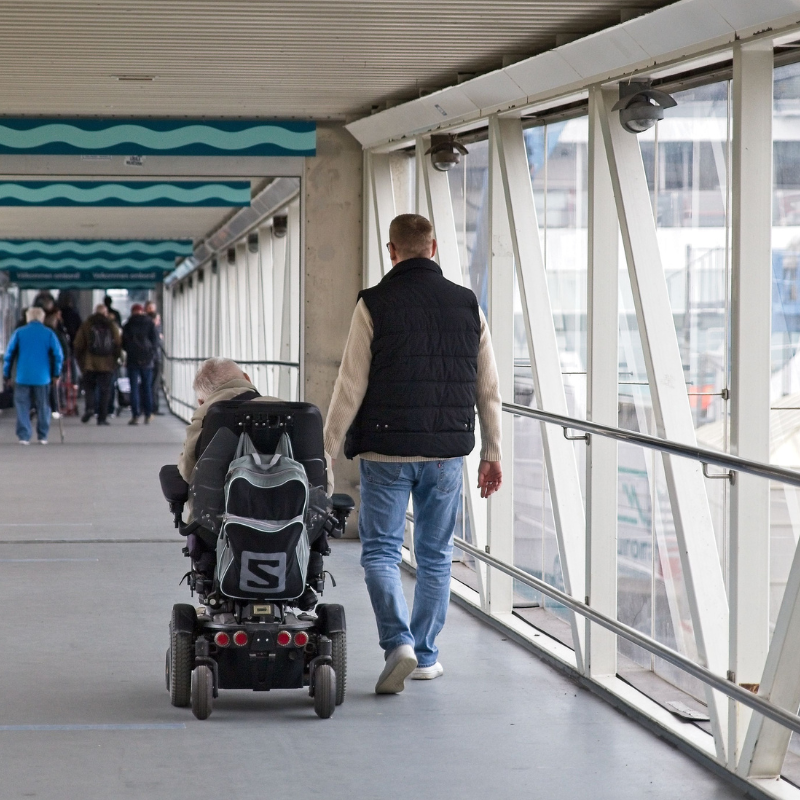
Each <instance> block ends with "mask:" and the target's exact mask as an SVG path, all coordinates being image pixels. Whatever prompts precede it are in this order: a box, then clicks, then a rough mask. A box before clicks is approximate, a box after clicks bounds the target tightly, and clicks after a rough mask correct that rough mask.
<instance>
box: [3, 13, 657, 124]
mask: <svg viewBox="0 0 800 800" xmlns="http://www.w3.org/2000/svg"><path fill="white" fill-rule="evenodd" d="M669 2H670V0H360V1H357V0H294V1H292V0H288V1H287V0H283V2H276V1H275V0H260V1H258V2H253V1H251V2H243V0H230V2H223V1H222V0H130V1H129V2H119V0H105V1H104V2H85V0H51V1H50V2H42V1H40V0H14V1H13V2H11V1H10V0H0V114H2V115H6V116H8V115H41V116H51V115H67V116H69V115H76V116H83V115H98V116H184V115H186V116H193V117H198V116H211V117H215V116H216V117H219V116H245V117H283V118H310V119H326V118H336V119H341V118H348V119H352V118H355V117H359V116H362V115H363V114H365V113H369V111H370V109H371V108H372V107H376V106H380V105H381V104H385V103H386V102H389V103H396V102H400V101H404V100H408V99H411V98H413V97H416V96H418V95H419V91H420V89H427V90H430V89H436V88H441V87H443V86H447V85H450V84H453V83H455V82H456V74H457V73H471V72H482V71H486V70H489V69H495V68H497V67H499V66H501V64H502V62H503V59H504V58H506V59H512V60H513V59H515V58H520V57H523V56H529V55H532V54H533V53H536V52H539V51H541V50H543V49H548V48H550V47H553V46H554V45H555V44H556V37H557V36H560V37H564V36H571V35H572V36H574V35H580V34H587V33H590V32H593V31H596V30H599V29H601V28H604V27H608V26H611V25H615V24H618V23H619V22H620V20H621V17H622V16H623V15H624V16H625V17H627V16H628V15H630V14H631V13H635V9H639V10H649V9H653V8H657V7H660V6H663V5H668V4H669ZM150 78H152V80H150Z"/></svg>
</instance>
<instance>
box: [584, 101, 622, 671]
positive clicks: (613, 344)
mask: <svg viewBox="0 0 800 800" xmlns="http://www.w3.org/2000/svg"><path fill="white" fill-rule="evenodd" d="M606 91H608V90H606ZM602 92H603V90H602V89H601V88H600V87H599V86H596V87H593V88H592V90H591V91H590V93H589V264H588V276H587V284H588V285H587V300H586V311H587V323H586V325H587V346H586V353H587V367H586V372H587V384H586V416H587V418H588V419H590V420H592V421H594V422H600V423H603V424H604V425H612V426H614V427H616V426H617V424H618V422H619V419H618V412H617V409H618V402H619V399H618V388H619V387H618V385H617V381H618V375H617V372H618V369H619V317H618V315H619V310H618V307H619V285H618V284H619V252H618V251H619V222H618V220H617V209H616V205H615V203H614V189H613V187H612V185H611V175H610V173H609V169H608V160H607V158H606V152H605V147H604V145H603V135H602V131H601V129H600V115H601V114H602V113H603V111H604V105H603V96H602ZM617 453H618V448H617V443H616V442H615V441H613V440H611V439H606V438H604V437H602V436H593V437H592V438H591V439H590V441H589V448H588V452H587V455H586V596H587V598H588V599H587V602H588V603H589V604H591V606H592V607H593V608H595V609H597V610H598V611H600V612H602V613H603V614H606V615H607V616H609V617H612V618H616V616H617V492H618V489H617V467H618V455H617ZM586 671H587V673H588V674H589V675H591V676H592V677H599V676H614V675H616V674H617V637H616V636H614V634H613V633H611V632H610V631H606V630H604V629H602V628H600V627H598V626H597V625H592V624H591V623H590V622H589V621H588V620H587V621H586Z"/></svg>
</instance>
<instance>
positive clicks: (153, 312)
mask: <svg viewBox="0 0 800 800" xmlns="http://www.w3.org/2000/svg"><path fill="white" fill-rule="evenodd" d="M144 313H145V314H147V316H148V317H150V319H151V320H153V324H154V325H155V326H156V335H157V336H158V347H157V348H156V357H155V359H154V360H153V380H152V382H151V386H152V390H153V413H154V414H155V415H156V416H157V417H163V416H164V412H163V411H160V410H159V408H158V405H159V401H160V396H161V371H162V369H163V368H164V361H163V353H162V352H161V343H162V342H163V341H164V334H163V332H162V330H161V314H159V313H158V307H157V306H156V304H155V303H154V302H153V301H152V300H148V301H147V302H146V303H145V305H144Z"/></svg>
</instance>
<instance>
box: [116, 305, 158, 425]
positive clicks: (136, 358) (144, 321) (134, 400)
mask: <svg viewBox="0 0 800 800" xmlns="http://www.w3.org/2000/svg"><path fill="white" fill-rule="evenodd" d="M122 349H123V350H124V351H125V353H126V363H127V365H128V378H130V381H131V415H132V416H131V419H130V422H129V423H128V424H129V425H138V424H139V416H140V414H141V410H142V408H141V406H144V423H145V425H147V423H148V422H150V416H151V414H152V413H153V394H152V386H153V364H154V362H155V358H156V353H157V351H158V333H157V332H156V326H155V324H154V323H153V320H152V319H150V317H149V316H148V315H147V314H145V313H144V306H142V305H141V303H134V304H133V306H131V316H130V319H129V320H128V321H127V322H126V323H125V325H124V326H123V327H122Z"/></svg>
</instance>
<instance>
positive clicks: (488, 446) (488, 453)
mask: <svg viewBox="0 0 800 800" xmlns="http://www.w3.org/2000/svg"><path fill="white" fill-rule="evenodd" d="M478 312H479V314H480V318H481V339H480V344H479V346H478V385H477V397H476V405H477V407H478V420H479V422H480V426H481V464H480V467H479V468H478V487H479V488H480V490H481V497H489V495H491V494H494V493H495V492H496V491H497V490H498V489H499V488H500V486H501V485H502V483H503V471H502V468H501V466H500V460H501V458H502V450H501V435H502V415H503V406H502V400H501V398H500V378H499V377H498V375H497V364H496V362H495V359H494V350H493V349H492V336H491V333H490V332H489V326H488V324H487V323H486V317H484V315H483V311H482V310H481V309H478Z"/></svg>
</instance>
